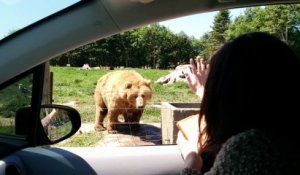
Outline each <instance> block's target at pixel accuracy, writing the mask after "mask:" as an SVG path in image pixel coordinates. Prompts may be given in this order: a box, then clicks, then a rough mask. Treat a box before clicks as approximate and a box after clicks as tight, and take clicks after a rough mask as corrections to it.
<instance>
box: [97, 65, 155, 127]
mask: <svg viewBox="0 0 300 175" xmlns="http://www.w3.org/2000/svg"><path fill="white" fill-rule="evenodd" d="M151 96H152V88H151V81H150V80H147V79H144V78H143V77H142V76H141V75H140V74H139V73H137V72H136V71H133V70H118V71H114V72H110V73H107V74H106V75H104V76H102V77H101V78H100V79H99V80H98V82H97V86H96V89H95V94H94V98H95V105H96V114H95V126H94V128H95V130H96V131H104V130H106V128H105V127H104V125H103V120H104V118H105V117H106V116H107V118H108V123H107V130H108V131H109V132H116V123H118V122H119V120H118V116H119V115H123V117H124V120H125V122H129V123H131V122H132V123H136V124H137V123H139V121H140V118H141V116H142V114H143V111H144V107H145V105H146V103H147V101H148V100H150V99H151Z"/></svg>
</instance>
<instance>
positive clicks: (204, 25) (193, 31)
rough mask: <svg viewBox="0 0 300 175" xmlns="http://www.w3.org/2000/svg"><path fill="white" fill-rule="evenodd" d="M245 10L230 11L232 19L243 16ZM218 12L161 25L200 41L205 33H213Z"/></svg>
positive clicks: (186, 17) (166, 22) (165, 22)
mask: <svg viewBox="0 0 300 175" xmlns="http://www.w3.org/2000/svg"><path fill="white" fill-rule="evenodd" d="M244 10H245V9H244V8H239V9H234V10H230V17H231V19H234V18H235V17H237V16H239V15H241V14H243V12H244ZM217 13H218V12H209V13H203V14H196V15H190V16H185V17H181V18H176V19H172V20H168V21H163V22H160V23H159V24H161V25H164V26H166V27H167V28H169V29H170V30H171V31H172V32H175V33H179V32H181V31H183V32H184V33H185V34H187V35H189V36H194V37H195V38H197V39H199V38H200V37H201V36H202V35H203V34H204V33H205V32H209V31H211V26H212V24H213V21H214V16H215V15H216V14H217Z"/></svg>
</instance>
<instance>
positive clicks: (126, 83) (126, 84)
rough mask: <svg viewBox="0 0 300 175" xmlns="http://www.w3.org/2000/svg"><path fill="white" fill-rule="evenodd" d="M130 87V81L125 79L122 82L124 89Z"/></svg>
mask: <svg viewBox="0 0 300 175" xmlns="http://www.w3.org/2000/svg"><path fill="white" fill-rule="evenodd" d="M131 87H132V83H131V82H130V81H126V82H125V83H124V89H130V88H131Z"/></svg>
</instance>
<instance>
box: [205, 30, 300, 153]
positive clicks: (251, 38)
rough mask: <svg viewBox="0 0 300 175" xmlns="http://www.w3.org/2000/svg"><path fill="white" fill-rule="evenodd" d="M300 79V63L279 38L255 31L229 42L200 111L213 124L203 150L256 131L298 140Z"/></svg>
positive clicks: (218, 56)
mask: <svg viewBox="0 0 300 175" xmlns="http://www.w3.org/2000/svg"><path fill="white" fill-rule="evenodd" d="M299 80H300V61H299V59H297V56H296V54H295V53H294V52H293V51H292V50H291V49H290V48H289V47H288V46H287V45H286V44H285V43H284V42H282V41H280V40H279V39H277V38H275V37H273V36H271V35H269V34H267V33H261V32H255V33H249V34H245V35H241V36H240V37H238V38H236V39H234V40H232V41H230V42H228V43H226V44H225V45H224V46H223V47H222V48H221V49H220V50H218V51H217V52H216V53H215V54H214V55H213V56H212V58H211V62H210V73H209V75H208V79H207V83H206V85H205V92H204V97H203V100H202V103H201V108H200V118H202V117H204V118H205V121H206V123H207V127H206V128H205V132H206V134H207V141H206V142H205V143H204V144H203V147H204V148H205V147H206V148H216V149H217V150H219V148H220V146H221V145H222V144H223V143H224V142H225V141H226V140H227V139H228V138H229V137H231V136H233V135H235V134H238V133H240V132H243V131H246V130H249V129H251V128H257V129H260V130H263V131H266V132H268V133H272V134H274V136H276V137H277V136H278V137H282V138H285V139H295V138H293V137H295V136H297V134H298V132H297V129H298V128H297V127H298V126H297V125H298V124H297V122H296V118H297V117H300V113H299V110H300V105H299V101H300V95H299V94H300V93H299V92H300V86H299V85H298V84H299V82H297V81H299ZM200 121H201V120H200ZM299 128H300V127H299Z"/></svg>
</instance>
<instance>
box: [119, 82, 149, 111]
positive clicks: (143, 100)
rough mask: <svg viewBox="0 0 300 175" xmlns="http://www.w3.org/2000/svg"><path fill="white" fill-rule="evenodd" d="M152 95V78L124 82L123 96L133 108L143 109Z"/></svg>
mask: <svg viewBox="0 0 300 175" xmlns="http://www.w3.org/2000/svg"><path fill="white" fill-rule="evenodd" d="M151 97H152V87H151V81H150V80H144V81H138V82H131V81H126V82H125V83H124V86H123V90H122V98H123V99H124V100H126V101H127V102H128V103H129V104H130V106H131V107H132V108H137V109H143V108H144V107H145V105H146V104H147V101H148V100H150V99H151Z"/></svg>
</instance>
